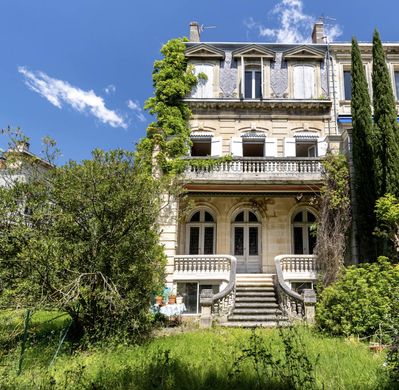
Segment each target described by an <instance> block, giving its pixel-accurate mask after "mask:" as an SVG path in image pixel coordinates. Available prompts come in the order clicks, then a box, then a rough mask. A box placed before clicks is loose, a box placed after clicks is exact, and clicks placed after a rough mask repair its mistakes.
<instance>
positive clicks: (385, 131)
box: [372, 30, 399, 197]
mask: <svg viewBox="0 0 399 390" xmlns="http://www.w3.org/2000/svg"><path fill="white" fill-rule="evenodd" d="M372 76H373V77H372V78H373V106H374V125H375V137H374V139H373V142H374V153H375V174H376V185H377V197H380V196H383V195H385V193H387V192H389V193H391V194H394V195H399V129H398V124H397V116H396V103H395V98H394V95H393V90H392V84H391V79H390V76H389V71H388V67H387V63H386V58H385V54H384V49H383V46H382V43H381V39H380V36H379V33H378V31H377V30H375V31H374V36H373V75H372Z"/></svg>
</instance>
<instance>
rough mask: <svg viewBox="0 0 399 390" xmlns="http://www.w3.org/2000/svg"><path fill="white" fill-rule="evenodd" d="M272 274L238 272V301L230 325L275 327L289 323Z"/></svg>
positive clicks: (226, 323)
mask: <svg viewBox="0 0 399 390" xmlns="http://www.w3.org/2000/svg"><path fill="white" fill-rule="evenodd" d="M272 277H273V275H272V274H237V277H236V301H235V306H234V309H233V311H232V313H231V314H230V315H229V316H228V318H227V322H224V323H222V324H221V325H222V326H228V327H243V328H254V327H274V326H281V325H288V318H287V317H286V316H284V315H283V313H282V311H281V310H280V308H279V306H278V303H277V299H276V295H275V292H274V286H273V279H272Z"/></svg>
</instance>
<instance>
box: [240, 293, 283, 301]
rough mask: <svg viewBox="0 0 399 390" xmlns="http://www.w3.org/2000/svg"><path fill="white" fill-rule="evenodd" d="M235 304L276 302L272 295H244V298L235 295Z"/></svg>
mask: <svg viewBox="0 0 399 390" xmlns="http://www.w3.org/2000/svg"><path fill="white" fill-rule="evenodd" d="M236 302H276V296H275V295H274V294H265V293H263V294H262V295H260V294H254V295H252V294H245V296H241V295H236Z"/></svg>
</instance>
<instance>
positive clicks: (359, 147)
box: [351, 38, 376, 261]
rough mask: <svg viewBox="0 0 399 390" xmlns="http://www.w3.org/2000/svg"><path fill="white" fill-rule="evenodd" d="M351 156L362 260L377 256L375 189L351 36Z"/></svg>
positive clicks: (366, 106)
mask: <svg viewBox="0 0 399 390" xmlns="http://www.w3.org/2000/svg"><path fill="white" fill-rule="evenodd" d="M351 74H352V102H351V110H352V153H353V154H352V156H353V166H354V180H353V186H354V190H355V191H354V192H355V202H356V205H354V206H355V207H353V219H354V222H355V223H356V227H357V229H356V231H357V234H356V239H357V244H358V248H359V258H360V260H361V261H365V260H372V259H375V258H376V249H375V248H376V244H375V241H376V240H375V238H374V236H373V231H374V228H375V226H376V218H375V214H374V206H375V202H376V192H375V191H376V189H375V177H374V159H373V148H372V140H373V117H372V112H371V101H370V95H369V91H368V84H367V79H366V74H365V71H364V66H363V62H362V58H361V54H360V49H359V45H358V43H357V41H356V39H355V38H353V39H352V71H351Z"/></svg>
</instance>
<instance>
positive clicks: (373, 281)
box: [316, 257, 399, 336]
mask: <svg viewBox="0 0 399 390" xmlns="http://www.w3.org/2000/svg"><path fill="white" fill-rule="evenodd" d="M316 321H317V325H318V327H319V328H320V329H321V330H323V331H326V332H328V333H330V334H332V335H344V336H349V335H359V336H371V335H373V334H376V333H377V332H378V333H380V332H381V331H382V332H383V333H384V334H386V335H388V334H389V333H392V329H394V328H395V329H397V328H398V325H399V267H398V266H394V265H392V264H391V263H390V262H389V261H388V259H387V258H385V257H380V258H379V259H378V262H377V263H373V264H362V265H360V266H357V267H356V266H351V267H348V268H346V269H343V270H342V271H341V273H340V275H339V278H338V280H337V282H336V283H334V284H333V285H331V286H330V287H328V288H326V289H325V290H324V291H323V292H322V293H321V295H320V300H319V303H318V305H317V310H316Z"/></svg>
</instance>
